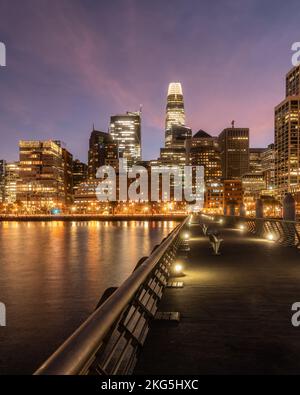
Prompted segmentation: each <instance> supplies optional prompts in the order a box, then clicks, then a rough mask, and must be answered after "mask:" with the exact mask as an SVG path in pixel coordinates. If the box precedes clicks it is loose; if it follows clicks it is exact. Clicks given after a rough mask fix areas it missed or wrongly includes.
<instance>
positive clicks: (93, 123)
mask: <svg viewBox="0 0 300 395" xmlns="http://www.w3.org/2000/svg"><path fill="white" fill-rule="evenodd" d="M94 131H95V124H94V123H93V132H94Z"/></svg>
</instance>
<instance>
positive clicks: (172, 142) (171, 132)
mask: <svg viewBox="0 0 300 395" xmlns="http://www.w3.org/2000/svg"><path fill="white" fill-rule="evenodd" d="M191 138H192V129H191V128H188V127H185V126H175V125H173V126H171V128H170V129H167V130H166V140H165V146H166V148H170V147H171V148H184V147H185V145H186V141H188V140H190V139H191Z"/></svg>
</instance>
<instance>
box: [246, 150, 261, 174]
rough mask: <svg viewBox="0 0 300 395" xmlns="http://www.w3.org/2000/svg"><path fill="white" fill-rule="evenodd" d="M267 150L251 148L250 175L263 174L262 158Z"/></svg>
mask: <svg viewBox="0 0 300 395" xmlns="http://www.w3.org/2000/svg"><path fill="white" fill-rule="evenodd" d="M264 152H265V148H249V173H251V174H261V173H262V172H263V165H262V158H263V153H264Z"/></svg>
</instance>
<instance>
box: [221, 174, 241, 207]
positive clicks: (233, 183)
mask: <svg viewBox="0 0 300 395" xmlns="http://www.w3.org/2000/svg"><path fill="white" fill-rule="evenodd" d="M242 203H243V187H242V181H241V180H224V209H225V210H226V211H227V214H229V211H228V209H229V206H230V205H233V206H234V208H235V212H237V210H238V209H239V206H240V205H241V204H242Z"/></svg>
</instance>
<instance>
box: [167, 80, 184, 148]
mask: <svg viewBox="0 0 300 395" xmlns="http://www.w3.org/2000/svg"><path fill="white" fill-rule="evenodd" d="M178 126H185V110H184V100H183V92H182V86H181V83H180V82H171V83H170V84H169V88H168V95H167V107H166V123H165V130H166V135H165V146H166V147H167V146H168V145H169V143H170V140H171V139H172V131H173V133H174V132H175V129H174V128H173V127H178Z"/></svg>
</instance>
